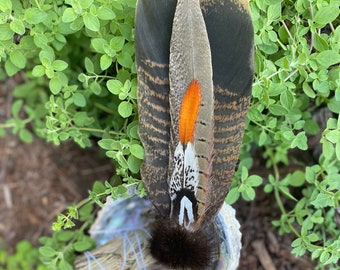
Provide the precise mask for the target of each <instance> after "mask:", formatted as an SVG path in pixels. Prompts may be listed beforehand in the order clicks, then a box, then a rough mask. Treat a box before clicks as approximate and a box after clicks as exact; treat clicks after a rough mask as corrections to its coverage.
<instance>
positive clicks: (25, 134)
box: [19, 128, 33, 143]
mask: <svg viewBox="0 0 340 270" xmlns="http://www.w3.org/2000/svg"><path fill="white" fill-rule="evenodd" d="M19 138H20V140H22V141H23V142H25V143H31V142H32V141H33V136H32V134H31V132H30V131H29V130H27V129H25V128H23V129H20V131H19Z"/></svg>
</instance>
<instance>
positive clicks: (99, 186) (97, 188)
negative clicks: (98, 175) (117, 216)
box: [92, 181, 105, 194]
mask: <svg viewBox="0 0 340 270" xmlns="http://www.w3.org/2000/svg"><path fill="white" fill-rule="evenodd" d="M92 190H93V191H94V192H95V193H97V194H99V193H104V191H105V186H104V185H103V183H102V182H99V181H96V182H94V184H93V187H92Z"/></svg>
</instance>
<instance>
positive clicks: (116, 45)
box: [110, 37, 125, 52]
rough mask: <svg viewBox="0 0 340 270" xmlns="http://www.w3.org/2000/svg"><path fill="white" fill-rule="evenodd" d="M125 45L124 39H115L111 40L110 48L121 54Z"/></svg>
mask: <svg viewBox="0 0 340 270" xmlns="http://www.w3.org/2000/svg"><path fill="white" fill-rule="evenodd" d="M124 43H125V38H124V37H113V38H111V40H110V47H111V48H112V49H113V50H114V51H116V52H119V51H121V50H122V49H123V46H124Z"/></svg>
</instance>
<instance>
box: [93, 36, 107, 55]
mask: <svg viewBox="0 0 340 270" xmlns="http://www.w3.org/2000/svg"><path fill="white" fill-rule="evenodd" d="M104 45H108V43H107V41H106V40H105V39H103V38H93V39H92V40H91V46H92V47H93V49H94V50H95V51H96V52H98V53H105V50H104Z"/></svg>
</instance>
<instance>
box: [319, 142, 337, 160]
mask: <svg viewBox="0 0 340 270" xmlns="http://www.w3.org/2000/svg"><path fill="white" fill-rule="evenodd" d="M322 154H323V155H324V156H325V158H326V159H331V158H332V156H333V154H334V148H333V144H332V143H330V142H329V141H326V140H324V141H323V142H322Z"/></svg>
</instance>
